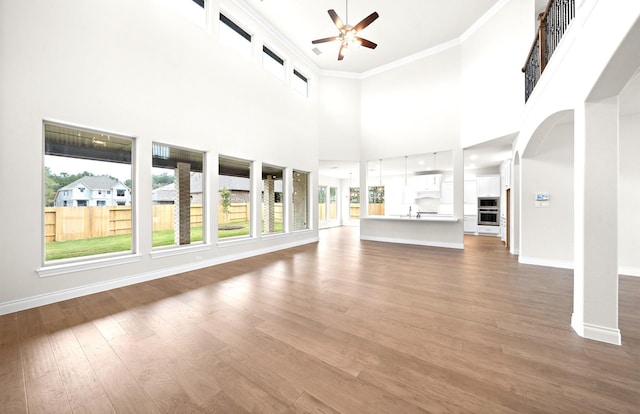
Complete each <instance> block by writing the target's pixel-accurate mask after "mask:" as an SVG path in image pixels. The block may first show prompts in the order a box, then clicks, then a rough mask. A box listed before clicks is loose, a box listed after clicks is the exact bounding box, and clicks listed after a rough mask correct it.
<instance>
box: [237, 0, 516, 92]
mask: <svg viewBox="0 0 640 414" xmlns="http://www.w3.org/2000/svg"><path fill="white" fill-rule="evenodd" d="M230 1H231V2H232V3H233V4H235V5H236V6H238V7H239V8H240V9H241V10H242V11H243V12H245V13H247V15H249V17H251V18H252V19H253V20H255V21H256V22H257V23H258V24H260V25H261V26H262V27H263V28H264V29H265V30H266V31H267V32H268V33H269V34H270V35H271V36H273V37H274V38H276V39H277V40H278V41H280V42H282V43H283V44H284V45H285V46H286V47H287V48H288V49H289V50H291V51H292V52H293V54H294V55H295V56H296V57H297V58H298V59H300V60H301V61H302V62H304V63H305V64H306V65H308V66H309V67H310V68H311V69H312V70H313V71H314V72H316V73H317V74H319V75H320V76H327V77H334V78H344V79H357V80H362V79H366V78H369V77H371V76H375V75H379V74H381V73H384V72H386V71H389V70H393V69H397V68H399V67H401V66H405V65H408V64H410V63H413V62H416V61H418V60H420V59H424V58H426V57H429V56H433V55H436V54H438V53H442V52H444V51H446V50H449V49H451V48H454V47H457V46H461V45H462V44H463V43H464V42H465V41H466V40H467V39H468V38H469V37H471V36H472V35H473V34H474V33H475V32H476V31H478V30H479V29H480V28H481V27H482V26H484V25H485V24H486V23H487V22H488V21H489V20H490V19H491V18H492V17H494V16H495V15H496V14H497V13H498V12H499V11H500V10H502V8H503V7H504V6H506V5H507V4H508V3H509V2H510V1H511V0H500V1H498V2H497V3H496V4H494V5H493V7H491V8H490V9H489V10H487V12H486V13H485V14H483V15H482V16H481V17H480V18H479V19H478V20H476V21H475V22H474V23H473V24H472V25H471V26H470V27H469V28H468V29H467V30H465V32H464V33H462V34H461V35H460V37H457V38H455V39H452V40H449V41H448V42H445V43H441V44H439V45H437V46H435V47H432V48H429V49H425V50H423V51H421V52H417V53H414V54H412V55H409V56H406V57H404V58H401V59H398V60H395V61H393V62H390V63H387V64H384V65H382V66H378V67H377V68H373V69H370V70H367V71H365V72H360V73H359V72H342V71H333V70H324V69H321V68H320V67H319V66H318V65H316V64H315V63H314V62H313V61H312V60H311V59H309V57H307V56H306V55H305V54H304V53H303V52H302V51H301V50H300V49H299V48H298V47H296V46H295V45H294V44H293V43H292V42H291V41H290V40H289V39H288V38H286V37H285V36H284V35H282V33H280V31H279V30H278V29H277V28H276V27H274V26H273V25H272V24H271V23H269V22H268V21H266V20H265V19H264V18H262V16H260V14H259V13H258V12H256V11H255V9H254V8H253V7H251V6H250V5H249V4H248V2H247V1H246V0H230Z"/></svg>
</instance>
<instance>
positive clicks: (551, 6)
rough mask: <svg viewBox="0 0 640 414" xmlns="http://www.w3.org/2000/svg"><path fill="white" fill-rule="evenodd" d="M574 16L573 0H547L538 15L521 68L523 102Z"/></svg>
mask: <svg viewBox="0 0 640 414" xmlns="http://www.w3.org/2000/svg"><path fill="white" fill-rule="evenodd" d="M574 17H575V0H549V2H547V6H546V7H545V9H544V11H543V12H542V13H540V14H539V15H538V20H539V22H540V23H539V24H538V33H537V35H536V37H535V39H534V40H533V43H532V44H531V48H530V49H529V54H528V55H527V61H526V62H525V64H524V66H523V68H522V72H523V73H524V74H525V77H524V78H525V79H524V82H525V97H524V99H525V102H526V101H527V100H528V99H529V96H530V95H531V93H532V92H533V89H534V88H535V86H536V84H537V83H538V80H539V79H540V76H541V75H542V72H543V71H544V69H545V67H546V66H547V63H548V62H549V59H551V55H552V54H553V52H554V51H555V49H556V47H557V46H558V43H560V39H562V36H563V35H564V33H565V32H566V30H567V27H568V26H569V24H570V23H571V21H572V20H573V18H574Z"/></svg>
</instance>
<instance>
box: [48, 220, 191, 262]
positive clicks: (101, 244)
mask: <svg viewBox="0 0 640 414" xmlns="http://www.w3.org/2000/svg"><path fill="white" fill-rule="evenodd" d="M191 241H192V242H198V241H202V227H193V228H191ZM172 244H173V230H162V231H154V232H153V247H159V246H170V245H172ZM45 250H46V259H45V260H47V261H49V260H59V259H70V258H72V257H83V256H91V255H96V254H105V253H116V252H126V251H130V250H131V234H121V235H118V236H107V237H95V238H92V239H82V240H67V241H61V242H49V243H47V244H46V246H45Z"/></svg>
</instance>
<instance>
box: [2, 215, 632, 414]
mask: <svg viewBox="0 0 640 414" xmlns="http://www.w3.org/2000/svg"><path fill="white" fill-rule="evenodd" d="M357 231H358V229H354V228H334V229H329V230H322V231H321V232H320V237H321V240H320V242H319V243H317V244H312V245H307V246H302V247H298V248H294V249H290V250H286V251H282V252H277V253H273V254H267V255H263V256H259V257H255V258H251V259H247V260H242V261H237V262H233V263H228V264H224V265H220V266H216V267H212V268H207V269H202V270H198V271H194V272H189V273H185V274H181V275H177V276H173V277H169V278H164V279H160V280H156V281H152V282H148V283H141V284H138V285H134V286H129V287H125V288H121V289H116V290H113V291H109V292H104V293H99V294H95V295H91V296H87V297H83V298H78V299H74V300H69V301H65V302H60V303H56V304H52V305H48V306H43V307H40V308H36V309H30V310H27V311H23V312H18V313H14V314H9V315H4V316H0V411H1V412H3V413H26V412H29V413H47V412H50V413H70V412H72V413H109V412H117V413H212V412H220V413H247V412H251V413H272V412H275V413H288V412H294V413H345V414H346V413H424V412H472V413H639V412H640V278H632V277H624V276H622V277H621V278H620V329H621V331H622V338H623V344H622V346H614V345H607V344H603V343H599V342H595V341H590V340H585V339H582V338H580V337H578V336H577V335H576V334H575V333H574V332H573V331H572V330H571V328H570V326H569V322H570V318H571V312H572V289H573V281H572V272H571V271H567V270H561V269H551V268H544V267H535V266H528V265H521V264H519V263H518V262H517V258H516V257H514V256H511V255H509V254H508V252H507V251H506V250H505V249H504V247H502V243H500V241H499V240H498V239H496V238H493V237H477V236H476V237H474V236H468V237H467V238H466V239H465V244H466V249H465V250H464V251H458V250H450V249H441V248H427V247H419V246H406V245H394V244H384V243H377V242H364V241H363V242H360V241H359V240H358V233H357Z"/></svg>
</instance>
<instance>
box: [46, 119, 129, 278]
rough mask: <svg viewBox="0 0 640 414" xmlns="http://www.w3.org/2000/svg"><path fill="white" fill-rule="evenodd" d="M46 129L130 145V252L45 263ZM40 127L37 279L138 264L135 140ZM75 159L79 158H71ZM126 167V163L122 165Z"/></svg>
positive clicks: (82, 128)
mask: <svg viewBox="0 0 640 414" xmlns="http://www.w3.org/2000/svg"><path fill="white" fill-rule="evenodd" d="M47 125H50V126H53V127H59V128H68V129H73V130H77V131H79V133H87V134H105V135H108V136H112V137H114V138H118V139H124V140H128V141H130V142H131V150H130V152H131V153H130V163H129V164H128V165H129V166H130V169H131V174H130V176H131V178H130V179H131V188H130V189H131V204H130V205H131V249H130V250H126V251H119V252H111V253H100V254H91V255H86V256H79V257H70V258H63V259H56V260H46V257H47V251H46V229H45V208H46V205H45V204H46V203H45V199H46V183H45V168H46V166H47V165H46V158H45V157H46V155H48V154H47V150H46V145H47V137H46V132H47V131H46V128H47ZM41 126H42V141H41V142H42V161H41V168H42V169H41V175H40V177H41V180H42V181H41V199H40V200H41V201H40V211H41V215H40V220H41V225H40V231H41V233H40V243H41V254H40V256H41V260H40V267H39V268H38V269H36V272H37V273H38V275H39V276H40V277H49V276H56V275H61V274H68V273H69V272H76V271H81V270H88V269H95V268H101V267H107V266H114V265H119V264H123V263H132V262H136V261H139V260H140V258H141V255H140V247H139V234H138V232H139V226H138V214H137V209H138V196H137V186H136V160H137V158H136V156H137V137H136V136H133V135H130V134H124V133H120V132H115V131H109V130H106V129H97V128H92V127H87V126H83V125H78V124H73V123H69V122H60V121H56V120H50V119H43V120H42V122H41ZM72 158H79V157H72ZM94 161H95V160H94ZM125 164H126V163H125Z"/></svg>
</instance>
